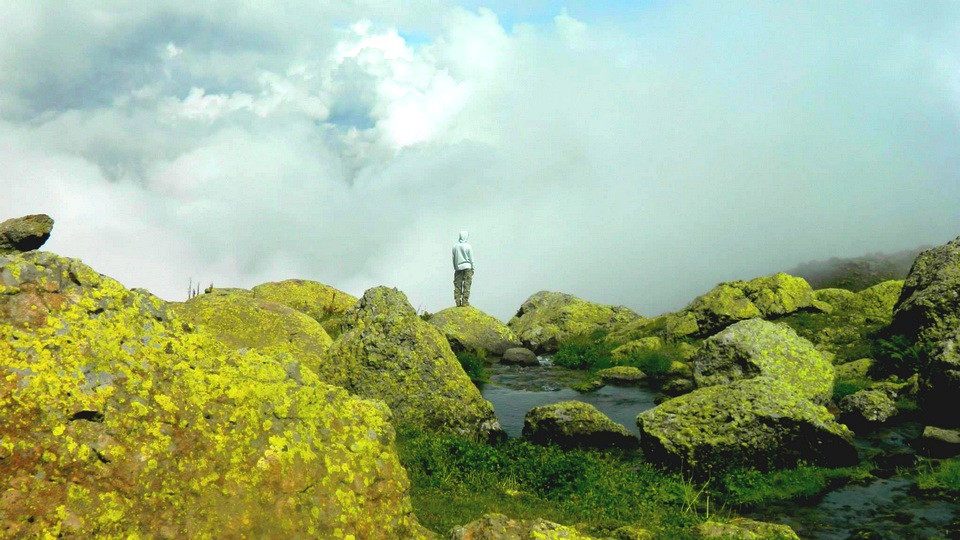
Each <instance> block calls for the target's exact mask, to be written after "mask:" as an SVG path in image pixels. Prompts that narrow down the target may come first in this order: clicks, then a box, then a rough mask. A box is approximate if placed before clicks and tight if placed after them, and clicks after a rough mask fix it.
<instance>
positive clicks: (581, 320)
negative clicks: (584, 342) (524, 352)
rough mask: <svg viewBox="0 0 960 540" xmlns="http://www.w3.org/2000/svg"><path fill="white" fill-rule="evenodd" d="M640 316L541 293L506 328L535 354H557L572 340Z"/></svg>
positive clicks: (631, 312)
mask: <svg viewBox="0 0 960 540" xmlns="http://www.w3.org/2000/svg"><path fill="white" fill-rule="evenodd" d="M639 318H640V316H639V315H637V314H636V313H634V312H633V311H631V310H629V309H627V308H625V307H622V306H608V305H604V304H597V303H595V302H588V301H586V300H581V299H580V298H577V297H576V296H573V295H569V294H563V293H557V292H549V291H540V292H538V293H536V294H534V295H533V296H531V297H530V298H528V299H527V300H526V302H524V303H523V305H522V306H520V310H519V311H517V314H516V315H515V316H514V317H513V318H512V319H510V322H509V323H507V326H509V327H510V329H511V330H513V332H514V334H516V336H517V337H518V338H520V341H521V342H522V343H523V346H524V347H527V348H529V349H532V350H534V351H536V352H537V353H545V352H553V351H556V350H557V349H558V348H559V347H560V345H561V344H562V343H563V342H564V341H566V340H568V339H570V338H571V337H574V336H577V335H583V334H590V333H593V332H595V331H598V330H605V331H609V330H612V329H613V328H616V327H617V326H619V325H622V324H627V323H629V322H631V321H635V320H637V319H639Z"/></svg>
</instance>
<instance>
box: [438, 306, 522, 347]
mask: <svg viewBox="0 0 960 540" xmlns="http://www.w3.org/2000/svg"><path fill="white" fill-rule="evenodd" d="M429 322H430V324H432V325H434V326H436V327H437V328H439V329H440V331H441V332H443V335H444V336H446V338H447V341H449V342H450V348H452V349H453V350H454V351H455V352H460V351H471V352H472V351H484V352H485V353H487V354H489V355H492V356H502V355H503V353H504V352H505V351H506V350H507V349H511V348H514V347H519V346H520V340H519V339H517V336H515V335H513V331H512V330H510V328H508V327H507V325H505V324H503V323H502V322H500V321H499V320H498V319H496V318H494V317H491V316H490V315H487V314H486V313H484V312H482V311H480V310H479V309H477V308H475V307H473V306H463V307H452V308H447V309H444V310H443V311H438V312H437V313H434V314H433V315H431V316H430V319H429Z"/></svg>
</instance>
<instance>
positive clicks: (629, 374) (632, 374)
mask: <svg viewBox="0 0 960 540" xmlns="http://www.w3.org/2000/svg"><path fill="white" fill-rule="evenodd" d="M597 377H600V380H602V381H603V382H604V384H612V385H614V386H636V385H638V384H640V383H641V382H642V381H643V380H644V379H646V378H647V374H646V373H644V372H642V371H640V369H638V368H635V367H633V366H613V367H610V368H606V369H601V370H600V371H598V372H597Z"/></svg>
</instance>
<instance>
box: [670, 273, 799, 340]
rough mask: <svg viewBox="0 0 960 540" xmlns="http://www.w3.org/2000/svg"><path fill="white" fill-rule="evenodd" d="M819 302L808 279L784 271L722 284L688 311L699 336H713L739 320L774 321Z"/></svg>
mask: <svg viewBox="0 0 960 540" xmlns="http://www.w3.org/2000/svg"><path fill="white" fill-rule="evenodd" d="M815 300H816V298H815V296H814V294H813V289H811V288H810V284H809V283H807V281H806V280H805V279H803V278H799V277H794V276H791V275H789V274H784V273H782V272H781V273H778V274H774V275H772V276H766V277H760V278H756V279H753V280H750V281H731V282H728V283H721V284H719V285H717V286H716V287H714V288H713V289H712V290H711V291H710V292H708V293H706V294H704V295H702V296H699V297H698V298H697V299H695V300H694V301H693V302H691V303H690V305H689V306H687V307H686V308H685V309H684V311H685V312H688V313H691V314H693V316H694V318H695V319H696V322H697V327H698V329H697V331H696V335H698V336H709V335H712V334H715V333H717V332H719V331H720V330H722V329H724V328H726V327H727V326H729V325H731V324H733V323H735V322H737V321H742V320H746V319H753V318H758V317H759V318H764V319H771V318H776V317H782V316H784V315H787V314H790V313H794V312H796V311H797V310H800V309H806V308H814V307H816V306H815V305H814V301H815Z"/></svg>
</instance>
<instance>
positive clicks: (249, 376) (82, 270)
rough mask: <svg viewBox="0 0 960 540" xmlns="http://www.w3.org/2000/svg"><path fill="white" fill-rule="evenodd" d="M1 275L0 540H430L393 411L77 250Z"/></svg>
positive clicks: (44, 256) (20, 257) (23, 260)
mask: <svg viewBox="0 0 960 540" xmlns="http://www.w3.org/2000/svg"><path fill="white" fill-rule="evenodd" d="M0 269H2V272H3V273H4V275H5V276H10V277H11V278H12V279H13V282H12V283H11V282H9V281H5V282H4V286H3V290H2V291H0V358H3V362H0V416H2V418H3V422H0V486H3V488H2V489H3V494H2V496H0V523H2V525H0V536H4V537H43V536H57V535H63V536H67V537H72V536H76V537H94V536H98V537H99V536H109V537H145V536H159V537H176V536H184V537H213V536H216V537H277V538H284V537H286V538H289V537H295V536H302V535H309V536H314V537H321V538H334V537H341V538H342V537H349V536H353V537H355V538H383V539H387V538H423V537H426V536H427V535H428V534H429V533H428V532H427V531H425V530H424V529H422V528H421V527H420V526H419V525H418V524H417V521H416V519H415V517H414V515H413V513H412V507H411V503H410V498H409V493H408V485H409V483H408V480H407V478H406V474H405V472H404V470H403V468H402V466H401V464H400V462H399V460H398V457H397V454H396V451H395V448H394V430H393V427H392V424H391V422H390V411H389V410H388V409H387V408H386V407H384V406H383V405H382V404H379V403H377V402H373V401H367V400H364V399H360V398H358V397H354V396H350V395H349V394H348V393H347V392H346V391H345V390H343V389H341V388H337V387H334V386H331V385H328V384H326V383H325V382H323V381H321V380H320V378H319V377H318V376H317V375H316V374H315V373H314V372H313V371H312V370H311V369H310V368H309V367H307V366H305V365H303V364H302V363H300V362H299V361H298V360H297V358H295V357H294V356H292V355H289V354H285V353H279V352H278V353H275V354H269V353H267V352H265V351H253V350H246V351H243V352H241V351H237V350H234V349H232V348H231V347H229V346H226V345H225V344H224V343H222V342H221V341H219V340H217V339H214V338H213V337H212V336H210V335H208V334H206V333H205V332H202V331H192V330H191V328H190V325H188V324H186V323H185V322H184V321H181V320H179V319H178V318H177V316H176V313H175V312H174V313H171V311H170V310H168V309H167V307H166V306H165V305H164V303H163V302H162V301H161V300H159V299H157V298H156V297H153V296H150V295H148V294H145V293H142V292H139V291H135V290H127V289H125V288H124V287H123V286H121V285H120V284H119V283H117V282H116V281H114V280H112V279H109V278H106V277H103V276H101V275H99V274H97V273H96V272H94V271H93V270H92V269H90V268H89V267H87V266H85V265H83V264H82V263H80V262H79V261H77V260H72V259H66V258H61V257H57V256H55V255H53V254H50V253H44V252H28V253H24V254H14V255H7V256H0Z"/></svg>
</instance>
